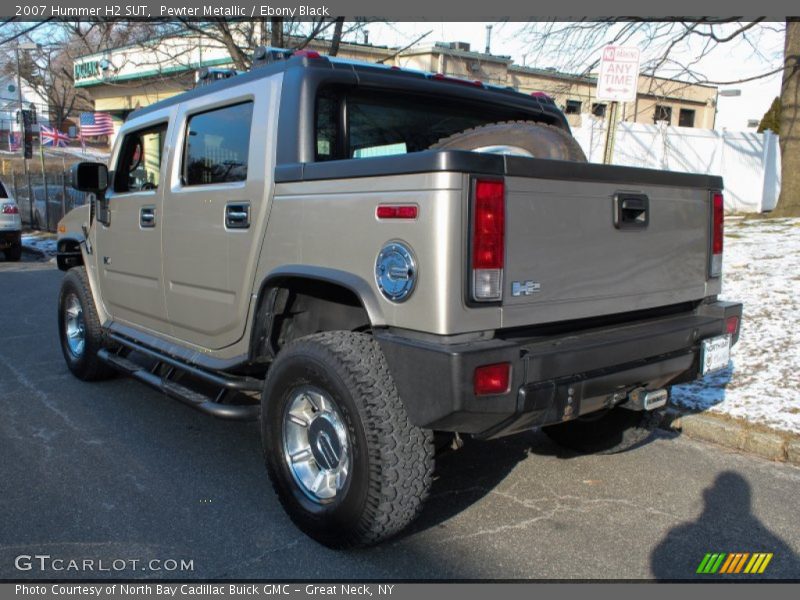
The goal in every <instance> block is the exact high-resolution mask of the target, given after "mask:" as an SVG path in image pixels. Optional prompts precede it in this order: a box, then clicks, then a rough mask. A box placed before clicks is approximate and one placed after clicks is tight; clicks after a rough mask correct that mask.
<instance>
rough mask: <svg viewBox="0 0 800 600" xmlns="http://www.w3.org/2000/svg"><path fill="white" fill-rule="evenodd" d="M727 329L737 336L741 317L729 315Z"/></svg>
mask: <svg viewBox="0 0 800 600" xmlns="http://www.w3.org/2000/svg"><path fill="white" fill-rule="evenodd" d="M725 330H726V331H727V332H728V333H729V334H731V335H733V336H735V335H736V334H737V333H738V332H739V317H736V316H733V317H728V319H727V320H726V321H725Z"/></svg>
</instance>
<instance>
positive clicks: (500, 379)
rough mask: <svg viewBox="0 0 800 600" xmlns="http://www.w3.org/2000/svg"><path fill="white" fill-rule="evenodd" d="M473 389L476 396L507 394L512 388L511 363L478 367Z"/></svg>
mask: <svg viewBox="0 0 800 600" xmlns="http://www.w3.org/2000/svg"><path fill="white" fill-rule="evenodd" d="M473 387H474V391H475V395H476V396H488V395H494V394H505V393H507V392H508V391H509V389H510V388H511V363H498V364H495V365H484V366H482V367H478V368H477V369H475V379H474V386H473Z"/></svg>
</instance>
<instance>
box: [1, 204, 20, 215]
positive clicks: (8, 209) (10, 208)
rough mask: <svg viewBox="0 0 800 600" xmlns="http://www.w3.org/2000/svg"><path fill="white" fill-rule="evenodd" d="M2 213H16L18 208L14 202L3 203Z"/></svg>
mask: <svg viewBox="0 0 800 600" xmlns="http://www.w3.org/2000/svg"><path fill="white" fill-rule="evenodd" d="M3 214H4V215H18V214H19V208H17V205H16V204H10V203H9V204H3Z"/></svg>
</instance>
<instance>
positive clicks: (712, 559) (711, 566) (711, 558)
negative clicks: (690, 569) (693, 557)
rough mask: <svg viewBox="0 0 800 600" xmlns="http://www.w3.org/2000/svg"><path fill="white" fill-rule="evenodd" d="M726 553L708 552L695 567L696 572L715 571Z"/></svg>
mask: <svg viewBox="0 0 800 600" xmlns="http://www.w3.org/2000/svg"><path fill="white" fill-rule="evenodd" d="M726 556H727V554H725V553H724V552H723V553H714V554H711V553H708V554H706V555H705V558H703V561H702V562H701V563H700V566H699V567H697V572H698V573H716V572H717V570H718V569H719V567H720V565H721V564H722V561H723V560H724V559H725V557H726Z"/></svg>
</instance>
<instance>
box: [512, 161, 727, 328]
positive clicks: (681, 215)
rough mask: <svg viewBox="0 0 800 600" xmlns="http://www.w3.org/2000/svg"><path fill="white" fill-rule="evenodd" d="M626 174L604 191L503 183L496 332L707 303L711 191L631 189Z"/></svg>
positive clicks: (573, 184) (554, 182)
mask: <svg viewBox="0 0 800 600" xmlns="http://www.w3.org/2000/svg"><path fill="white" fill-rule="evenodd" d="M591 167H592V168H593V169H595V170H596V168H597V167H598V165H591ZM580 168H581V167H580V166H578V169H580ZM604 168H605V169H619V168H617V167H604ZM625 171H627V169H620V177H619V179H618V181H605V182H603V181H582V180H579V179H578V180H565V179H541V178H531V177H519V176H508V177H506V236H507V237H506V263H505V267H506V270H505V278H506V284H505V286H504V288H505V293H504V300H503V313H504V318H503V321H504V323H503V324H504V326H510V327H513V326H517V325H524V324H534V323H545V322H552V321H562V320H569V319H579V318H584V317H588V316H597V315H603V314H611V313H621V312H629V311H635V310H642V309H647V308H653V307H660V306H668V305H672V304H678V303H682V302H687V301H693V300H699V299H701V298H704V297H705V296H707V295H708V292H709V289H708V260H709V240H710V235H711V233H710V220H711V214H712V212H711V208H710V201H711V200H710V190H709V189H707V188H701V187H685V186H681V185H654V184H638V183H636V182H633V183H629V182H628V181H626V179H625V176H624V175H625V174H624V172H625ZM664 175H666V174H664ZM643 200H644V201H645V202H644V204H643V203H642V201H643ZM623 201H624V202H625V206H626V207H627V208H628V210H626V211H624V215H623V216H622V220H623V222H621V223H619V216H620V215H619V213H618V208H617V204H618V203H619V202H623ZM643 206H644V207H646V213H644V214H643V213H642V212H641V211H640V209H641V208H642V207H643ZM628 221H630V222H628ZM615 222H616V223H615ZM534 307H535V310H533V308H534Z"/></svg>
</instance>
